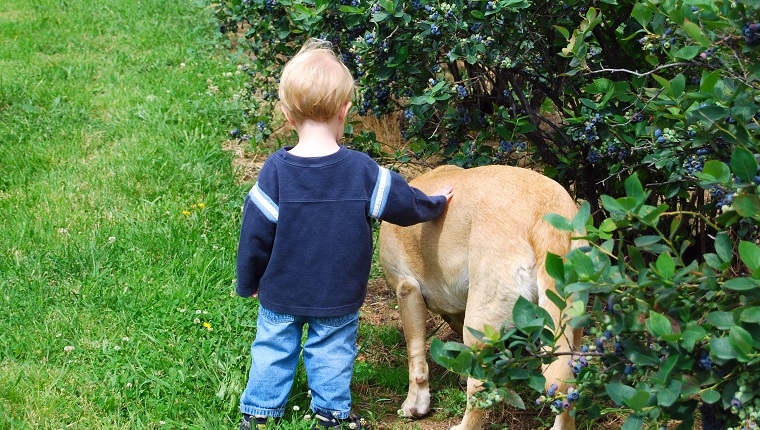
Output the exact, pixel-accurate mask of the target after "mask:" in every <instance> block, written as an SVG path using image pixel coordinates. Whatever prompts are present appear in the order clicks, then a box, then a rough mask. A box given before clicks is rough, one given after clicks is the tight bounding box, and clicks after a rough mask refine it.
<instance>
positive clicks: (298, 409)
mask: <svg viewBox="0 0 760 430" xmlns="http://www.w3.org/2000/svg"><path fill="white" fill-rule="evenodd" d="M293 410H294V411H300V410H301V408H299V407H298V405H295V406H293Z"/></svg>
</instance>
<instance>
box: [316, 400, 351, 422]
mask: <svg viewBox="0 0 760 430" xmlns="http://www.w3.org/2000/svg"><path fill="white" fill-rule="evenodd" d="M309 408H310V409H311V410H312V411H314V412H315V413H317V412H319V413H321V414H322V415H327V416H329V417H335V418H337V419H339V420H345V419H346V418H348V416H349V415H351V410H350V409H349V410H347V411H335V410H332V409H325V408H320V407H317V406H315V405H314V403H312V404H311V406H309Z"/></svg>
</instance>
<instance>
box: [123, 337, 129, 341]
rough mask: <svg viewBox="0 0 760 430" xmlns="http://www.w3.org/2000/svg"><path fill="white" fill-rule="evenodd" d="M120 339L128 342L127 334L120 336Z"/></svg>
mask: <svg viewBox="0 0 760 430" xmlns="http://www.w3.org/2000/svg"><path fill="white" fill-rule="evenodd" d="M121 340H123V341H124V342H129V338H128V337H127V336H124V337H122V338H121Z"/></svg>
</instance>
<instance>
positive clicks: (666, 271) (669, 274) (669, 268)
mask: <svg viewBox="0 0 760 430" xmlns="http://www.w3.org/2000/svg"><path fill="white" fill-rule="evenodd" d="M655 267H656V268H657V271H658V272H659V273H660V275H661V276H662V277H663V279H666V280H670V279H673V274H674V273H675V272H676V265H675V262H674V261H673V257H671V256H670V254H668V253H667V252H663V253H662V254H660V256H659V257H657V263H656V264H655Z"/></svg>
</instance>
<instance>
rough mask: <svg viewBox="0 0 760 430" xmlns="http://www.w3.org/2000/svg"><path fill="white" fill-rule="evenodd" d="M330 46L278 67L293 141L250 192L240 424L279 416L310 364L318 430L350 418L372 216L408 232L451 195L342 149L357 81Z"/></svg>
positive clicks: (243, 262) (257, 424)
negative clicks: (252, 313)
mask: <svg viewBox="0 0 760 430" xmlns="http://www.w3.org/2000/svg"><path fill="white" fill-rule="evenodd" d="M331 48H332V46H331V45H330V44H329V43H328V42H323V41H320V40H311V41H309V42H308V43H307V44H306V45H305V46H304V47H303V48H302V49H301V51H300V52H299V53H298V54H297V55H296V56H294V57H293V58H292V59H291V60H290V61H289V62H288V64H286V66H285V68H284V69H283V72H282V77H281V79H280V87H279V96H280V100H281V102H282V111H283V113H284V114H285V118H286V119H287V121H288V122H290V123H291V124H293V125H294V126H295V128H296V132H297V133H298V143H297V145H295V146H293V147H285V148H282V149H280V150H278V151H277V152H275V153H274V154H273V155H272V156H270V157H269V159H268V160H267V161H266V163H265V164H264V166H263V167H262V168H261V171H260V172H259V176H258V180H257V182H256V184H255V185H254V187H253V189H252V190H251V192H250V193H249V194H248V195H247V196H246V199H245V206H244V208H243V222H242V228H241V233H240V245H239V248H238V257H237V293H238V294H239V295H240V296H242V297H249V296H254V295H258V298H259V300H260V307H259V315H258V325H257V332H256V339H255V340H254V342H253V345H252V346H251V356H252V364H251V371H250V375H249V379H248V384H247V387H246V389H245V391H244V392H243V395H242V398H241V400H240V409H241V411H242V413H243V422H242V424H241V425H240V429H241V430H243V429H246V430H247V429H250V428H251V427H254V428H263V427H264V426H265V424H266V422H267V418H268V417H281V416H282V415H283V413H284V412H285V403H286V402H287V399H288V395H289V393H290V389H291V386H292V383H293V379H294V377H295V372H296V367H297V364H298V359H299V355H300V352H301V337H302V330H303V328H304V326H305V325H308V337H307V339H306V342H305V344H304V346H303V358H304V365H305V368H306V374H307V376H308V381H309V387H310V389H311V409H312V410H313V411H314V416H315V418H316V420H317V423H318V424H317V425H316V426H315V428H333V427H335V428H337V427H340V426H341V424H343V423H346V424H348V425H349V427H351V428H353V429H357V430H358V429H361V427H362V423H363V420H362V419H361V417H359V416H358V415H357V414H355V413H352V412H351V390H350V383H351V375H352V373H353V365H354V359H355V357H356V336H357V328H358V324H359V322H358V319H359V312H358V310H359V308H360V307H361V305H362V303H363V302H364V297H365V294H366V291H367V281H368V279H369V271H370V263H371V260H372V228H371V218H376V219H381V220H385V221H388V222H392V223H394V224H399V225H411V224H416V223H420V222H424V221H428V220H430V219H433V218H435V217H437V216H438V215H439V214H441V212H442V211H443V210H444V208H445V206H446V203H447V202H448V201H449V200H450V199H451V197H452V196H453V190H452V188H451V187H444V188H443V189H441V190H439V192H437V193H436V195H434V196H432V197H428V196H426V195H425V194H424V193H422V192H421V191H419V190H417V189H415V188H412V187H410V186H409V185H408V184H407V183H406V181H404V179H403V178H402V177H401V176H400V175H398V174H396V173H393V172H391V171H389V170H387V169H384V168H381V167H380V166H378V164H377V163H376V162H375V161H373V160H372V159H371V158H369V157H368V156H367V155H365V154H363V153H360V152H356V151H352V150H349V149H347V148H345V147H343V146H341V145H339V143H338V142H339V141H340V139H341V138H342V137H343V132H344V123H345V120H346V116H347V115H348V111H349V109H350V108H351V99H352V97H353V95H354V81H353V78H352V77H351V74H350V72H349V71H348V69H347V68H346V67H345V66H344V65H343V63H342V62H341V61H340V60H339V59H338V57H337V56H336V55H335V54H334V52H333V51H332V49H331Z"/></svg>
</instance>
